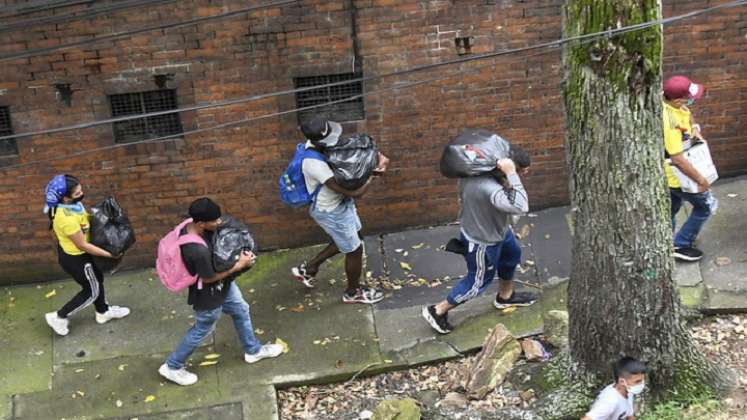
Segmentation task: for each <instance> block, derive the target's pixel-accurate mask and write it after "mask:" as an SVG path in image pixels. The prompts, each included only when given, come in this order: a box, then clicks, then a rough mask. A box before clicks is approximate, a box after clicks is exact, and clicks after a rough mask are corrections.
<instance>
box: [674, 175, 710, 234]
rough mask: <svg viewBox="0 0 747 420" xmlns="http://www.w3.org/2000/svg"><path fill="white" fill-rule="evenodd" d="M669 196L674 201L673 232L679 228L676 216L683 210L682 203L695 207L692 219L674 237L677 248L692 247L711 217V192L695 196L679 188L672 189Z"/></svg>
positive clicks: (691, 215)
mask: <svg viewBox="0 0 747 420" xmlns="http://www.w3.org/2000/svg"><path fill="white" fill-rule="evenodd" d="M669 195H670V197H671V199H672V232H674V231H675V228H676V226H677V222H676V220H675V216H676V215H677V213H678V212H679V211H680V208H682V202H683V201H687V202H688V203H690V204H692V206H693V211H692V213H690V217H688V218H687V221H686V222H685V224H684V225H682V228H680V230H679V232H677V234H676V235H675V236H674V246H675V248H680V247H691V246H693V242H695V238H697V237H698V234H699V233H700V230H701V229H702V228H703V225H704V224H705V222H706V220H708V217H710V216H711V206H710V203H709V200H710V199H711V192H710V191H706V192H704V193H698V194H695V193H686V192H683V191H682V190H680V189H679V188H670V189H669Z"/></svg>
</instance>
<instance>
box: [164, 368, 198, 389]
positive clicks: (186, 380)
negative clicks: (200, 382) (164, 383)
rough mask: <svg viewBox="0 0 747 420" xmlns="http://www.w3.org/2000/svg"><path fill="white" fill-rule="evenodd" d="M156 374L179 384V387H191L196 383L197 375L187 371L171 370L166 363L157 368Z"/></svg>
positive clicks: (182, 369)
mask: <svg viewBox="0 0 747 420" xmlns="http://www.w3.org/2000/svg"><path fill="white" fill-rule="evenodd" d="M158 373H160V374H161V376H163V377H164V378H166V379H168V380H170V381H171V382H174V383H176V384H179V385H181V386H187V385H192V384H194V383H195V382H197V375H195V374H194V373H192V372H188V371H187V369H184V368H181V369H171V368H170V367H169V365H167V364H166V363H164V364H162V365H161V367H160V368H158Z"/></svg>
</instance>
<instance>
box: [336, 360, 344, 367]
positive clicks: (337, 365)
mask: <svg viewBox="0 0 747 420" xmlns="http://www.w3.org/2000/svg"><path fill="white" fill-rule="evenodd" d="M335 367H336V368H337V369H340V368H341V367H342V360H339V359H338V360H337V361H336V362H335Z"/></svg>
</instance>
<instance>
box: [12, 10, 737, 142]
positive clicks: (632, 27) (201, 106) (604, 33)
mask: <svg viewBox="0 0 747 420" xmlns="http://www.w3.org/2000/svg"><path fill="white" fill-rule="evenodd" d="M286 1H287V0H286ZM740 5H747V0H738V1H733V2H730V3H724V4H721V5H716V6H711V7H708V8H705V9H699V10H695V11H692V12H688V13H685V14H681V15H676V16H672V17H668V18H661V19H656V20H652V21H647V22H642V23H639V24H635V25H629V26H624V27H620V28H614V29H609V30H606V31H600V32H593V33H589V34H583V35H577V36H573V37H568V38H561V39H557V40H553V41H549V42H544V43H539V44H534V45H530V46H527V47H518V48H511V49H505V50H501V51H493V52H489V53H483V54H476V55H471V56H468V57H461V58H457V59H453V60H446V61H442V62H438V63H432V64H426V65H422V66H416V67H412V68H409V69H405V70H399V71H393V72H389V73H383V74H378V75H371V76H364V77H358V78H353V79H347V80H343V81H339V82H332V83H326V84H322V85H315V86H308V87H302V88H295V89H287V90H281V91H275V92H269V93H262V94H255V95H250V96H246V97H242V98H236V99H229V100H226V101H219V102H212V103H207V104H199V105H192V106H187V107H182V108H176V109H170V110H164V111H155V112H149V113H144V114H132V115H127V116H122V117H115V118H107V119H103V120H96V121H89V122H85V123H79V124H73V125H69V126H64V127H57V128H51V129H44V130H37V131H29V132H25V133H16V134H11V135H6V136H0V141H2V140H5V139H11V138H12V139H16V140H18V139H21V138H24V137H30V136H37V135H44V134H55V133H60V132H64V131H70V130H79V129H84V128H90V127H95V126H97V125H103V124H112V123H117V122H123V121H129V120H135V119H141V118H148V117H155V116H160V115H168V114H176V113H182V112H189V111H199V110H203V109H209V108H218V107H225V106H230V105H237V104H241V103H246V102H252V101H257V100H261V99H268V98H272V97H276V96H282V95H288V94H292V93H299V92H306V91H311V90H316V89H323V88H328V87H335V86H341V85H349V84H352V83H358V82H360V83H363V82H368V81H372V80H378V79H383V78H389V77H394V76H402V75H407V74H412V73H416V72H421V71H425V70H431V69H434V68H438V67H443V66H450V65H454V64H462V63H467V62H471V61H476V60H484V59H488V58H494V57H499V56H503V55H510V54H516V53H520V52H525V51H531V50H536V49H543V48H550V47H556V46H561V45H564V44H567V43H569V42H574V41H580V40H584V39H597V38H602V37H605V36H607V37H609V36H616V35H619V34H622V33H626V32H631V31H636V30H641V29H646V28H649V27H652V26H657V25H667V24H670V23H673V22H677V21H679V20H683V19H689V18H692V17H695V16H698V15H701V14H705V13H712V12H714V11H717V10H721V9H724V8H730V7H737V6H740Z"/></svg>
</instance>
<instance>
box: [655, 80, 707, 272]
mask: <svg viewBox="0 0 747 420" xmlns="http://www.w3.org/2000/svg"><path fill="white" fill-rule="evenodd" d="M703 92H704V89H703V85H699V84H697V83H694V82H692V81H691V80H690V79H688V78H687V77H685V76H673V77H670V78H669V79H667V80H666V81H665V82H664V104H663V107H662V117H663V129H664V149H665V156H666V158H667V160H666V161H665V163H664V170H665V172H666V175H667V183H668V184H669V194H670V197H671V201H672V208H671V212H672V229H673V230H674V227H675V226H676V225H675V216H676V215H677V213H678V212H679V211H680V208H681V207H682V203H683V202H684V201H687V202H688V203H690V204H692V206H693V211H692V213H690V216H689V217H688V219H687V221H686V222H685V224H684V225H683V226H682V228H681V229H680V230H679V231H678V232H677V234H676V235H675V237H674V257H675V258H677V259H680V260H683V261H698V260H700V259H701V258H703V252H702V251H700V250H699V249H697V248H695V247H694V246H693V243H694V242H695V238H697V236H698V233H700V230H701V229H702V228H703V225H704V224H705V222H706V221H707V220H708V217H710V215H711V214H712V213H713V210H714V209H715V204H716V200H715V198H714V197H713V195H712V194H711V191H710V188H711V185H710V183H709V182H708V180H707V179H706V178H705V177H703V175H702V174H700V173H699V172H698V170H697V169H695V168H694V167H693V165H692V164H690V162H689V161H688V160H687V158H686V157H685V154H684V152H685V151H686V150H687V149H689V148H690V147H691V146H692V145H693V144H694V143H696V142H699V141H704V140H703V137H702V136H701V135H700V126H698V125H697V124H695V123H694V121H693V116H692V113H691V112H690V109H689V108H688V107H689V106H692V104H693V103H694V102H695V100H696V99H698V98H700V97H701V96H702V95H703ZM672 166H676V167H677V169H679V170H680V171H681V172H682V173H684V174H685V175H687V176H688V177H689V178H691V179H692V180H694V181H696V182H697V183H698V186H699V191H698V192H697V193H689V192H684V191H682V189H681V188H680V181H679V179H677V176H676V175H675V174H674V172H673V171H672Z"/></svg>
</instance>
